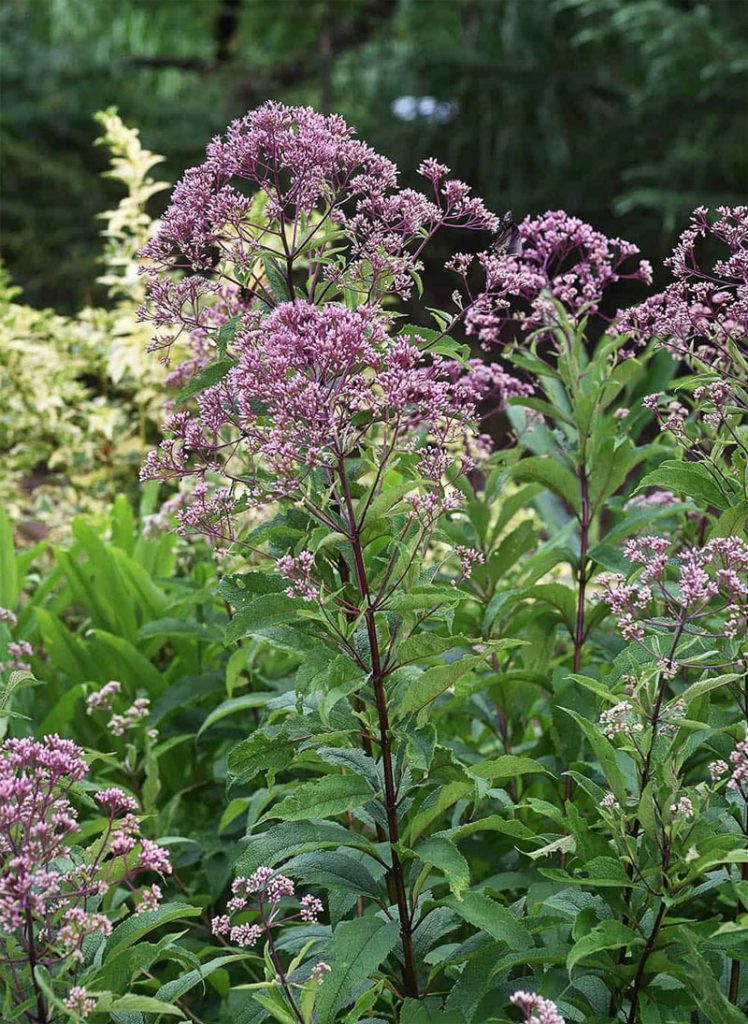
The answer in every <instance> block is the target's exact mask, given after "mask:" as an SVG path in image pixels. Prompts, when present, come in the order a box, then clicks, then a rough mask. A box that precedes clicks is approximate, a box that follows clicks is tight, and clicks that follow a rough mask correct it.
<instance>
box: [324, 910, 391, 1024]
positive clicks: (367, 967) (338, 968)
mask: <svg viewBox="0 0 748 1024" xmlns="http://www.w3.org/2000/svg"><path fill="white" fill-rule="evenodd" d="M399 936H400V929H399V925H398V922H397V921H384V920H383V919H382V918H379V917H371V916H367V917H360V918H356V919H355V920H353V921H345V922H343V924H340V925H338V927H337V928H336V929H335V931H334V933H333V936H332V940H331V942H330V944H329V946H328V947H327V950H326V952H325V957H326V959H327V960H328V962H329V964H330V967H331V968H332V969H331V971H330V973H329V974H327V975H325V978H324V981H323V982H322V985H321V986H320V993H319V997H318V999H317V1005H316V1011H317V1019H318V1024H333V1021H334V1020H335V1017H336V1014H337V1012H338V1010H340V1008H341V1007H342V1006H343V1005H344V1004H345V1002H346V1000H347V999H349V998H350V997H351V995H352V994H353V992H354V990H355V988H356V986H357V985H359V984H360V983H361V982H362V981H364V980H365V979H366V978H369V977H371V975H373V974H374V972H375V971H376V970H377V969H378V968H379V967H380V966H381V964H382V963H383V962H384V961H385V960H386V959H387V957H388V956H389V955H390V953H391V952H392V950H393V949H394V948H395V945H396V943H397V941H398V939H399Z"/></svg>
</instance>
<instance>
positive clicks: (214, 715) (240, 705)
mask: <svg viewBox="0 0 748 1024" xmlns="http://www.w3.org/2000/svg"><path fill="white" fill-rule="evenodd" d="M272 697H273V694H272V693H245V694H243V695H242V696H241V697H231V698H229V700H225V701H224V702H223V703H222V704H219V705H218V707H217V708H214V709H213V711H211V713H210V714H209V715H208V717H207V718H206V719H205V721H204V722H203V724H202V725H201V726H200V728H199V730H198V733H197V735H198V736H201V735H202V734H203V733H204V732H205V730H206V729H210V727H211V725H215V723H216V722H220V721H222V720H223V719H224V718H228V717H229V716H230V715H236V714H238V713H239V712H241V711H249V710H251V709H252V708H262V707H264V706H265V705H266V704H267V702H268V701H269V700H270V699H271V698H272ZM245 742H248V741H245ZM240 745H241V744H240ZM234 749H235V750H236V749H237V748H236V747H235V748H234Z"/></svg>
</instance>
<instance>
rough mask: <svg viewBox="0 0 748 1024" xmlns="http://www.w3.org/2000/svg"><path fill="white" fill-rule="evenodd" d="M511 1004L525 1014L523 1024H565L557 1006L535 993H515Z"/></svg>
mask: <svg viewBox="0 0 748 1024" xmlns="http://www.w3.org/2000/svg"><path fill="white" fill-rule="evenodd" d="M509 1002H510V1003H511V1004H512V1006H516V1007H517V1008H518V1009H519V1010H521V1012H522V1013H523V1014H524V1018H523V1024H565V1021H564V1018H563V1017H562V1016H561V1014H560V1013H559V1011H558V1007H557V1006H556V1004H555V1003H554V1002H553V1001H552V1000H550V999H544V998H543V996H538V995H535V993H534V992H515V993H514V995H513V996H512V997H511V999H510V1000H509Z"/></svg>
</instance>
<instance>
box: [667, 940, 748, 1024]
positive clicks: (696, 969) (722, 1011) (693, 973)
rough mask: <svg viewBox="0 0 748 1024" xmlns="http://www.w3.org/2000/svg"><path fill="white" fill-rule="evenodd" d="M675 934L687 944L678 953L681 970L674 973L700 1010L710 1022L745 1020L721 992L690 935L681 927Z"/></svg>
mask: <svg viewBox="0 0 748 1024" xmlns="http://www.w3.org/2000/svg"><path fill="white" fill-rule="evenodd" d="M679 937H680V939H681V941H682V942H683V943H684V944H685V947H687V948H685V952H684V953H681V954H680V955H681V957H682V961H683V966H684V968H685V970H677V973H676V977H678V978H680V980H681V981H682V982H684V983H685V985H687V986H688V988H689V990H690V991H691V992H692V993H693V994H694V996H695V998H696V1004H697V1006H698V1007H699V1010H700V1011H701V1013H703V1014H704V1016H705V1017H706V1018H707V1020H709V1021H710V1022H711V1024H746V1016H745V1014H743V1013H742V1012H741V1011H740V1010H739V1009H738V1008H737V1007H734V1006H733V1004H732V1002H730V1001H729V1000H728V998H726V997H725V996H724V994H723V993H722V990H721V988H720V987H719V983H718V981H717V979H716V978H715V977H714V975H713V973H712V969H711V967H710V966H709V963H708V962H707V961H706V959H705V957H704V956H702V954H701V953H700V952H699V950H698V948H697V945H696V942H695V941H694V938H692V935H691V934H690V933H689V932H688V931H687V930H685V929H682V930H681V933H680V936H679ZM673 967H676V968H677V967H678V965H677V964H674V965H673ZM671 973H675V972H671Z"/></svg>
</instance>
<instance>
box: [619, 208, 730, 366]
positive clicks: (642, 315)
mask: <svg viewBox="0 0 748 1024" xmlns="http://www.w3.org/2000/svg"><path fill="white" fill-rule="evenodd" d="M710 238H711V239H712V240H713V241H716V242H717V243H718V244H719V245H720V246H721V248H722V250H723V255H722V256H721V257H720V258H718V259H717V260H715V261H714V263H713V265H712V266H710V267H704V266H703V265H702V262H701V256H700V254H699V252H698V251H697V250H698V249H699V246H700V243H703V242H704V240H706V239H710ZM665 263H666V265H667V266H668V267H669V269H670V270H671V271H672V273H673V277H674V278H675V280H674V281H673V283H672V284H669V285H668V286H667V287H666V288H665V290H664V291H662V292H660V293H659V294H657V295H653V296H652V297H651V298H649V299H646V300H645V301H644V302H642V303H641V304H640V305H638V306H634V307H633V308H632V309H629V310H626V311H625V312H624V313H622V314H621V315H620V316H619V318H618V330H619V331H621V332H626V333H631V334H633V335H634V338H635V340H637V341H638V342H639V343H640V344H645V343H646V342H647V341H649V339H650V338H654V339H656V340H657V341H658V342H659V343H660V344H661V345H663V346H664V347H666V348H667V349H668V350H669V351H670V352H672V353H673V355H674V356H676V358H678V359H682V360H684V361H685V362H687V363H690V364H693V365H695V366H696V367H697V368H698V369H704V368H705V367H707V368H709V369H712V370H717V371H722V372H728V373H730V374H732V373H733V372H734V367H733V356H732V354H731V352H730V349H731V346H732V345H734V344H737V346H738V347H739V348H741V349H744V346H745V339H746V336H748V206H735V207H727V206H719V207H717V216H716V218H715V219H713V220H710V218H709V212H708V210H706V209H705V208H704V207H699V208H698V209H697V210H694V212H693V214H692V215H691V224H690V226H689V227H688V228H687V229H686V230H685V231H684V232H683V234H682V235H681V237H680V241H679V242H678V245H677V246H676V247H675V249H674V251H673V254H672V256H670V257H669V259H667V260H666V261H665ZM739 376H740V374H739Z"/></svg>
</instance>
